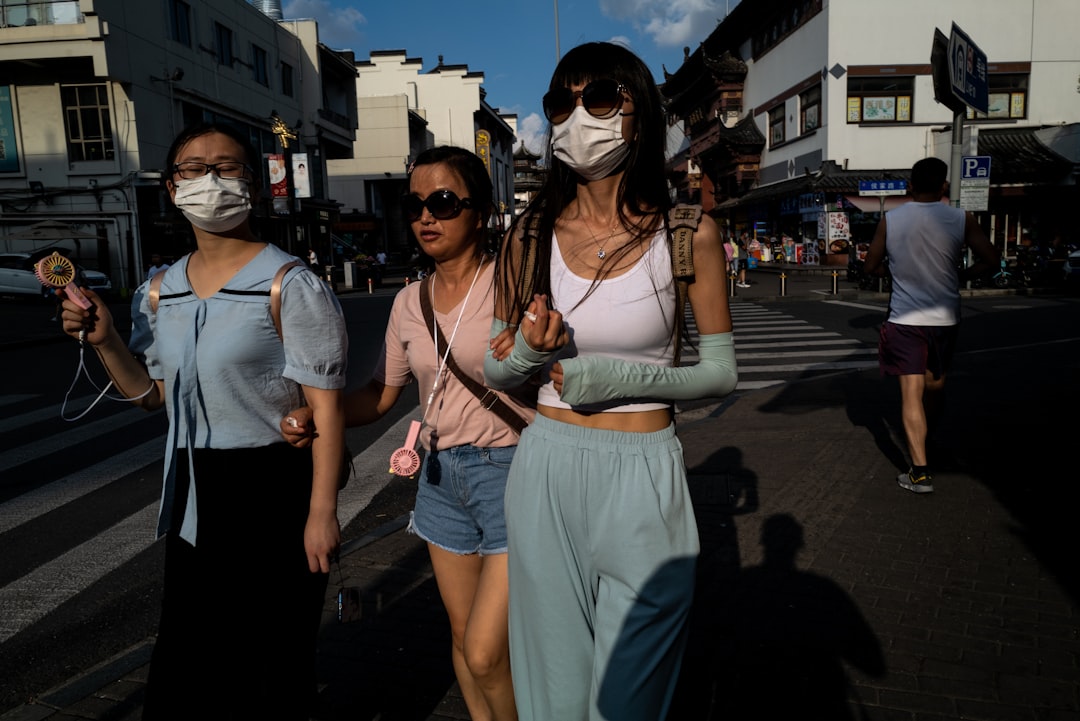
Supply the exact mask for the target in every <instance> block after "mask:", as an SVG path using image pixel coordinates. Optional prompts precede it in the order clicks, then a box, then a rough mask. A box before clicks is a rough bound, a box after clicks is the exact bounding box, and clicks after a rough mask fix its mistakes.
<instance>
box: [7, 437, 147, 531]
mask: <svg viewBox="0 0 1080 721" xmlns="http://www.w3.org/2000/svg"><path fill="white" fill-rule="evenodd" d="M164 449H165V436H164V435H162V436H159V437H158V438H152V439H150V440H148V441H146V442H144V443H140V444H139V445H137V446H135V447H133V448H130V449H127V450H125V451H123V452H122V453H117V454H115V455H112V456H110V457H108V458H106V459H105V460H103V461H100V462H98V463H94V464H92V465H89V466H86V467H85V468H81V469H79V470H78V471H76V472H75V473H72V474H70V475H67V476H64V477H63V478H61V479H59V480H56V481H53V482H52V483H49V484H47V485H44V486H41V487H40V488H35V489H34V490H32V491H28V492H27V493H23V494H21V495H19V496H16V497H15V498H12V499H11V500H8V501H5V502H4V503H0V533H4V532H5V531H10V530H11V529H12V528H15V527H17V526H20V525H22V524H23V523H27V522H29V521H32V520H34V519H35V518H37V517H38V516H43V515H45V514H46V513H50V512H52V511H54V510H56V509H57V508H60V507H61V506H63V505H64V504H66V503H71V502H72V501H76V500H78V499H79V498H81V497H82V496H85V495H86V494H88V493H92V492H94V491H96V490H98V489H99V488H104V487H105V486H107V485H109V484H110V483H112V482H113V481H115V480H116V479H118V478H123V477H124V476H126V475H127V474H129V473H134V472H135V471H137V470H139V469H140V468H145V467H146V466H148V465H150V464H151V463H153V462H155V461H157V460H160V459H161V457H162V455H163V451H164ZM147 482H148V483H153V484H155V485H157V486H160V484H161V478H157V477H155V478H152V479H148V481H147Z"/></svg>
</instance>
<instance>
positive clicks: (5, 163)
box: [0, 85, 19, 173]
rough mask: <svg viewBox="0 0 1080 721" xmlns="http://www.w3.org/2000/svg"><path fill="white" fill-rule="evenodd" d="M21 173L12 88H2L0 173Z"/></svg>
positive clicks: (0, 98) (0, 90)
mask: <svg viewBox="0 0 1080 721" xmlns="http://www.w3.org/2000/svg"><path fill="white" fill-rule="evenodd" d="M17 172H19V146H18V143H17V142H16V139H15V112H14V108H13V107H12V105H11V87H10V86H7V85H4V86H0V173H17Z"/></svg>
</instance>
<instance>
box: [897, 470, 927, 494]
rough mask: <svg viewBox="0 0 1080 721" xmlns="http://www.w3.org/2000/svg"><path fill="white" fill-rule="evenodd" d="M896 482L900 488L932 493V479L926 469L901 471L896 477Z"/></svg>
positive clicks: (913, 491)
mask: <svg viewBox="0 0 1080 721" xmlns="http://www.w3.org/2000/svg"><path fill="white" fill-rule="evenodd" d="M896 482H897V483H898V484H899V485H900V487H901V488H903V489H905V490H908V491H911V492H912V493H933V492H934V479H933V478H931V477H930V474H929V473H927V472H926V471H921V472H919V473H917V474H916V473H915V471H914V470H909V471H908V472H906V473H901V474H900V475H899V476H897V477H896Z"/></svg>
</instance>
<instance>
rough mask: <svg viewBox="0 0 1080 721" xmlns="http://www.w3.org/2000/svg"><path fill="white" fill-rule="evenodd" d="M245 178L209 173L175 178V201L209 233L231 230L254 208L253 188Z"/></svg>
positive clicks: (185, 213)
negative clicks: (182, 178)
mask: <svg viewBox="0 0 1080 721" xmlns="http://www.w3.org/2000/svg"><path fill="white" fill-rule="evenodd" d="M248 186H249V183H248V181H247V179H245V178H219V177H218V175H217V173H207V174H206V175H203V176H201V177H198V178H192V179H191V180H178V181H176V195H175V196H174V197H173V203H175V204H176V207H177V208H179V210H180V212H181V213H183V214H184V217H185V218H187V219H188V220H189V221H190V222H191V224H192V225H194V226H195V227H196V228H199V229H200V230H205V231H206V232H208V233H223V232H225V231H227V230H232V229H233V228H235V227H236V226H238V225H240V224H241V223H242V222H244V220H246V219H247V216H248V213H250V212H251V190H250V189H249V187H248Z"/></svg>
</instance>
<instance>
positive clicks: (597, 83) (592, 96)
mask: <svg viewBox="0 0 1080 721" xmlns="http://www.w3.org/2000/svg"><path fill="white" fill-rule="evenodd" d="M624 92H626V87H625V86H623V85H621V84H620V83H618V82H616V81H615V80H612V79H610V78H603V79H601V80H593V81H592V82H591V83H589V84H588V85H586V86H585V87H583V88H582V89H581V90H571V89H570V88H555V89H554V90H550V91H548V93H547V94H546V95H544V115H545V116H547V119H548V120H550V121H551V123H552V124H553V125H558V124H559V123H563V122H566V119H567V118H569V117H570V115H571V113H573V112H574V106H575V105H576V104H577V99H578V98H581V104H582V105H584V106H585V111H586V112H587V113H588V114H589V115H591V116H593V117H594V118H600V119H606V118H610V117H612V116H613V115H615V113H616V112H617V111H618V110H619V108H621V107H622V104H623V93H624Z"/></svg>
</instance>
